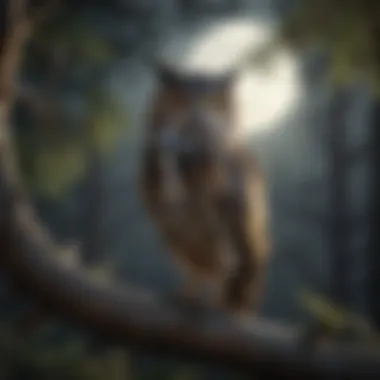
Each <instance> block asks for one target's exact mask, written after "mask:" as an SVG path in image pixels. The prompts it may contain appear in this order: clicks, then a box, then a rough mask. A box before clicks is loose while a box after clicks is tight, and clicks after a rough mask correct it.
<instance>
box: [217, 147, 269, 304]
mask: <svg viewBox="0 0 380 380" xmlns="http://www.w3.org/2000/svg"><path fill="white" fill-rule="evenodd" d="M234 160H235V161H234V162H233V164H232V165H231V167H230V176H229V179H230V183H229V186H228V187H227V188H226V189H225V191H224V192H222V194H220V197H219V200H218V207H217V209H218V214H219V218H220V220H221V222H222V223H223V225H224V230H225V231H226V234H227V235H228V238H229V241H230V245H231V246H232V248H233V251H234V254H235V256H236V260H235V262H236V263H237V267H236V269H235V272H234V275H233V276H232V277H231V280H230V282H229V284H228V285H227V289H226V291H227V295H226V297H227V302H229V303H230V304H236V305H242V304H247V303H248V302H249V298H251V297H253V298H255V299H256V298H257V296H252V294H251V293H250V290H249V289H252V287H254V288H256V294H257V295H258V294H259V293H260V290H259V288H261V284H262V281H263V278H264V277H265V272H266V264H267V253H268V248H269V244H268V242H269V236H268V220H267V204H266V189H265V183H264V180H263V178H262V175H261V173H260V171H259V168H258V165H257V164H256V163H255V162H254V161H253V160H252V159H251V158H250V157H249V156H248V155H247V154H239V155H238V156H237V157H235V158H234ZM252 285H253V286H252Z"/></svg>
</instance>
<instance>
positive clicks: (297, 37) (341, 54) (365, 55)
mask: <svg viewBox="0 0 380 380" xmlns="http://www.w3.org/2000/svg"><path fill="white" fill-rule="evenodd" d="M281 34H282V39H283V40H284V41H286V43H288V44H290V45H291V46H292V47H294V48H296V49H300V48H301V49H302V48H306V47H313V48H316V49H320V50H322V51H327V52H328V54H329V55H330V59H331V71H330V76H329V77H330V80H332V82H333V83H334V84H338V85H340V84H346V83H349V82H351V81H354V80H356V79H358V78H365V79H367V80H368V81H369V82H370V83H371V84H372V85H373V89H374V90H375V91H377V92H378V90H379V88H380V48H379V41H380V3H379V2H375V1H371V0H364V1H359V0H349V1H345V2H341V1H338V0H322V1H319V0H318V1H317V0H304V1H302V2H301V5H300V6H298V8H297V9H296V10H295V11H294V13H293V14H292V16H291V17H290V18H289V19H288V20H287V21H286V22H285V23H284V25H283V28H282V30H281Z"/></svg>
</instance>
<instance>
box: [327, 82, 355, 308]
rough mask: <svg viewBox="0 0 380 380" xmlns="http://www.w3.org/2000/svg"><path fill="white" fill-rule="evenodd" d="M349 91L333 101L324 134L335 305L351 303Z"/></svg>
mask: <svg viewBox="0 0 380 380" xmlns="http://www.w3.org/2000/svg"><path fill="white" fill-rule="evenodd" d="M349 95H350V94H349V91H347V89H346V88H339V89H337V91H335V93H334V98H333V99H332V105H331V110H330V112H331V114H330V123H328V126H327V127H328V131H327V136H326V137H327V149H328V150H327V154H328V162H329V180H328V186H329V188H330V189H331V190H330V191H331V192H330V201H329V208H330V213H331V214H330V215H331V217H330V223H329V226H328V234H329V240H330V249H331V261H330V263H331V266H330V296H331V297H332V298H333V299H334V300H335V301H336V302H338V303H340V304H343V305H345V306H348V305H349V303H350V272H351V268H350V258H349V252H348V244H347V236H348V234H349V230H348V229H349V225H350V224H349V222H348V218H349V202H348V199H347V195H348V194H347V188H348V182H347V174H348V173H347V169H348V168H347V164H346V154H347V150H346V125H345V112H346V109H347V105H348V100H349Z"/></svg>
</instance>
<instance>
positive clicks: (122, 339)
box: [0, 0, 380, 379]
mask: <svg viewBox="0 0 380 380" xmlns="http://www.w3.org/2000/svg"><path fill="white" fill-rule="evenodd" d="M12 1H14V0H12ZM22 36H24V39H19V40H17V41H16V42H17V43H16V42H15V41H14V43H15V45H12V44H11V43H10V45H8V48H7V49H6V50H4V51H3V55H2V56H1V57H0V65H1V67H2V68H3V65H4V62H7V65H8V63H9V61H8V60H7V57H6V56H4V54H7V52H8V53H15V54H17V55H19V54H20V49H21V48H22V46H23V44H24V43H25V40H26V38H27V37H28V35H27V34H23V35H22ZM2 37H3V38H4V36H2ZM18 62H19V60H13V61H12V65H10V66H7V67H8V70H5V71H4V70H1V74H2V76H0V91H1V94H2V95H3V96H2V97H1V98H0V246H1V248H2V250H1V262H2V264H3V265H4V267H5V268H6V269H7V271H8V272H9V274H10V275H11V276H12V277H13V278H15V279H16V280H17V281H18V284H19V285H20V286H22V287H23V289H25V290H26V291H28V292H29V293H30V294H31V295H33V296H35V297H36V299H38V300H39V301H41V302H42V303H43V305H44V306H46V307H48V308H50V309H51V310H54V311H55V312H56V313H58V314H59V315H62V316H63V317H66V318H68V319H71V320H73V321H74V322H75V323H78V324H80V325H82V326H83V327H87V328H91V329H93V330H94V331H95V332H97V333H99V334H102V335H104V337H106V338H108V339H111V340H113V341H115V342H119V343H122V344H127V343H128V344H133V345H136V346H139V347H144V348H145V349H151V350H154V351H156V352H158V353H166V354H167V353H170V354H175V355H180V356H181V357H187V358H193V359H198V360H202V359H204V360H207V361H208V362H209V363H212V362H214V363H215V364H217V365H218V366H222V365H230V366H233V367H236V368H239V369H247V370H250V371H252V372H254V373H256V374H258V375H263V376H270V375H275V376H277V377H278V376H292V377H293V376H304V377H306V376H308V378H311V379H320V378H322V377H326V376H331V375H333V376H334V375H340V376H341V377H340V378H344V379H356V378H358V376H359V375H361V378H364V379H369V378H377V377H378V376H377V375H378V374H379V373H380V355H379V353H378V352H377V351H376V350H374V349H371V348H368V347H362V346H357V345H356V346H354V345H348V344H345V345H344V346H343V345H339V344H337V343H331V344H329V345H328V346H326V347H323V348H322V349H320V350H310V351H305V350H303V351H302V352H300V351H299V349H298V342H299V338H300V334H301V331H300V330H299V329H297V328H291V327H286V326H279V325H278V324H276V325H274V324H270V323H269V322H267V323H264V322H260V321H256V322H255V323H251V322H249V323H245V324H244V323H240V322H239V321H238V320H236V319H234V318H232V317H231V316H227V315H219V314H218V315H215V314H213V313H211V312H206V311H203V312H201V311H199V313H197V314H196V315H195V314H193V315H191V314H189V312H188V311H186V310H181V309H179V308H176V307H174V306H173V305H172V304H170V303H169V302H165V301H164V300H159V299H158V298H157V297H155V296H153V295H151V294H148V293H146V292H144V291H143V290H137V289H134V288H133V287H131V286H128V287H122V286H120V284H117V283H115V284H107V283H104V282H103V283H99V282H97V281H96V279H95V278H93V277H91V276H90V275H89V273H86V271H85V270H84V269H82V268H79V267H76V268H72V267H68V266H65V264H64V263H63V261H62V260H61V259H60V255H58V254H56V253H55V252H57V250H58V249H59V248H58V247H57V246H56V245H55V244H54V242H53V241H52V240H51V238H50V236H49V235H48V234H47V233H46V231H44V229H43V228H42V227H41V224H40V223H39V221H38V219H37V217H36V216H35V214H34V211H33V210H32V208H31V205H30V202H29V201H28V197H27V195H26V192H25V191H24V188H23V185H22V183H21V180H20V176H19V172H18V169H17V165H16V164H17V163H16V160H15V157H14V149H13V146H12V139H11V131H10V128H9V112H10V108H11V106H12V96H10V97H9V96H5V95H4V94H6V93H7V92H3V91H2V90H3V89H4V86H5V87H6V86H9V88H10V89H12V88H13V85H12V86H10V82H9V78H8V77H5V76H4V75H5V73H7V74H8V75H11V77H12V78H14V75H15V74H16V73H17V70H18Z"/></svg>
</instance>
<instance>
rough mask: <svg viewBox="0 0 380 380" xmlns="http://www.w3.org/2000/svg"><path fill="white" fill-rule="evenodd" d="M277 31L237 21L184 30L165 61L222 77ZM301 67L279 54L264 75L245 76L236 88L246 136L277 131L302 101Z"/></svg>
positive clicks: (169, 45)
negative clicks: (282, 120) (285, 117)
mask: <svg viewBox="0 0 380 380" xmlns="http://www.w3.org/2000/svg"><path fill="white" fill-rule="evenodd" d="M274 31H275V26H274V25H270V24H269V23H264V22H263V21H260V20H255V19H252V18H249V19H248V18H233V19H226V20H224V21H215V22H213V23H211V24H210V23H207V24H205V25H201V26H199V24H198V25H197V26H196V31H195V32H194V30H191V29H190V30H189V29H187V30H186V29H185V30H183V31H182V32H178V30H177V31H176V33H175V35H174V36H172V38H171V39H170V40H169V41H168V40H167V41H165V43H164V44H163V45H162V46H161V47H160V58H161V59H163V60H165V61H167V62H169V63H170V64H172V65H174V66H175V67H177V68H179V69H181V70H184V71H188V72H189V71H191V72H202V73H208V74H210V75H212V74H216V75H217V74H218V73H221V72H225V71H227V70H228V69H229V68H231V67H234V66H235V65H236V64H237V63H238V62H240V61H241V60H242V59H244V57H245V56H247V54H248V53H249V52H252V49H255V48H261V47H262V46H264V44H265V43H266V42H267V41H269V40H270V39H271V37H272V35H273V33H274ZM301 87H302V86H301V80H300V78H299V70H298V62H297V60H296V58H295V57H294V56H292V55H291V54H290V53H289V52H288V51H285V50H282V51H278V52H277V53H276V55H275V57H274V59H273V61H272V62H271V64H270V65H269V67H266V68H265V69H262V68H256V67H255V68H254V67H249V66H247V68H246V69H245V70H244V71H242V73H241V75H240V77H239V79H238V82H237V85H236V88H235V100H236V122H237V125H238V128H239V132H240V133H242V134H243V135H248V134H251V133H257V132H260V131H264V130H268V128H274V127H276V125H277V124H278V121H280V120H281V119H282V118H283V117H284V116H285V115H286V114H287V113H288V112H290V111H291V110H292V109H293V108H294V107H295V106H296V105H297V104H298V100H299V99H300V98H301V96H302V94H301V92H302V88H301Z"/></svg>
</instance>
